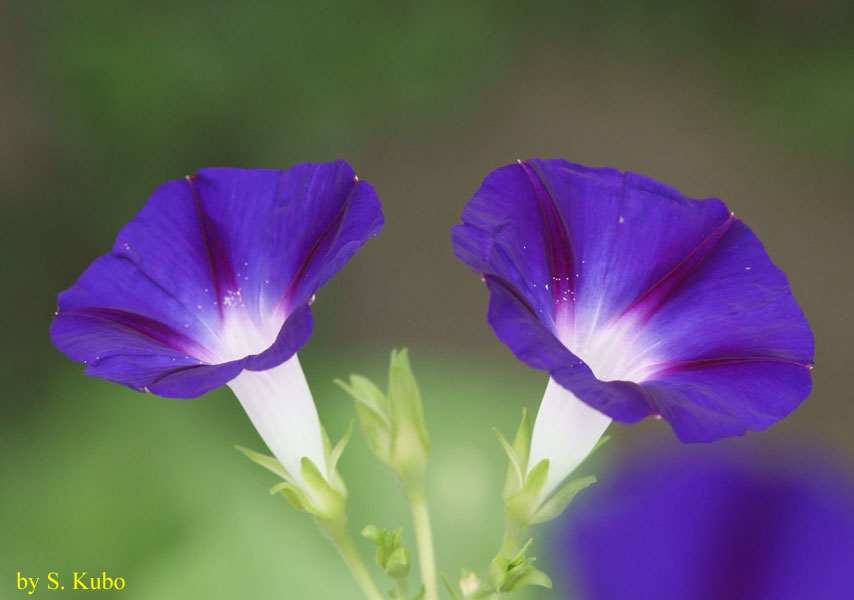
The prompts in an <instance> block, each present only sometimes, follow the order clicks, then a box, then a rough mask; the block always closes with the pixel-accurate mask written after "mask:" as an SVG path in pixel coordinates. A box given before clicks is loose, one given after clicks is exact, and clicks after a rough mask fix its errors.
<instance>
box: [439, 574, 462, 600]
mask: <svg viewBox="0 0 854 600" xmlns="http://www.w3.org/2000/svg"><path fill="white" fill-rule="evenodd" d="M439 576H440V577H441V578H442V583H444V584H445V589H446V590H448V594H450V595H451V598H453V599H454V600H461V598H460V596H459V594H457V592H456V590H455V589H454V588H453V586H452V585H451V582H450V581H448V578H447V577H446V576H445V574H444V573H441V574H440V575H439Z"/></svg>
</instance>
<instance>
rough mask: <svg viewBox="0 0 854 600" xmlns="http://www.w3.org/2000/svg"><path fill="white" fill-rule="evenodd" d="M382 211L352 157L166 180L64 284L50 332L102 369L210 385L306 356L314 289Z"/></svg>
mask: <svg viewBox="0 0 854 600" xmlns="http://www.w3.org/2000/svg"><path fill="white" fill-rule="evenodd" d="M382 223H383V217H382V212H381V209H380V205H379V200H378V199H377V196H376V193H375V192H374V190H373V188H372V187H371V186H370V185H368V184H367V183H365V182H362V181H359V180H358V178H356V177H355V175H354V173H353V170H352V169H351V168H350V166H349V165H348V164H347V163H346V162H344V161H337V162H334V163H321V164H301V165H296V166H294V167H292V168H291V169H289V170H287V171H273V170H244V169H225V168H217V169H204V170H202V171H200V172H199V173H198V174H197V175H195V176H193V177H188V178H186V179H185V180H177V181H171V182H169V183H167V184H165V185H163V186H161V187H160V188H158V190H156V191H155V192H154V194H153V195H152V196H151V198H150V199H149V201H148V203H147V204H146V205H145V206H144V207H143V208H142V210H140V212H139V213H138V214H137V215H136V216H135V217H134V218H133V219H132V220H131V221H130V222H129V223H128V224H127V225H126V226H125V227H124V228H123V229H122V230H121V232H120V233H119V235H118V237H117V239H116V242H115V244H114V247H113V251H112V252H111V253H109V254H106V255H104V256H102V257H101V258H99V259H97V260H96V261H95V262H94V263H93V264H92V265H91V266H90V267H89V268H88V269H87V270H86V271H85V272H84V273H83V275H81V277H80V278H79V279H78V281H77V282H76V283H75V284H74V286H72V288H71V289H69V290H66V291H65V292H63V293H61V294H60V296H59V301H58V304H59V308H58V312H57V316H56V318H55V319H54V322H53V324H52V325H51V338H52V340H53V341H54V343H55V344H56V346H57V347H58V348H59V349H60V350H61V351H63V352H65V353H66V354H67V355H68V356H70V357H71V358H73V359H75V360H79V361H81V362H85V363H86V364H88V365H89V369H88V370H87V373H89V374H91V375H94V376H98V377H104V378H107V379H110V380H112V381H117V382H119V383H123V384H125V385H128V386H130V387H133V388H134V389H145V388H147V389H149V390H150V391H154V392H156V393H160V394H162V395H167V396H182V397H191V396H195V395H199V394H201V393H204V392H205V391H207V390H210V389H213V388H214V387H218V386H220V385H222V384H223V383H225V382H227V381H228V380H229V379H231V378H233V377H235V376H236V375H237V374H238V373H239V372H240V370H241V369H243V368H248V369H251V370H256V371H259V370H266V369H269V368H272V367H273V366H275V365H277V364H280V363H282V362H284V361H286V360H287V359H288V358H290V357H291V356H293V354H294V353H295V352H296V351H297V350H298V349H299V348H300V347H301V346H302V345H303V344H304V343H305V342H306V340H307V339H308V337H309V335H310V334H311V327H312V324H311V313H310V311H309V309H308V303H309V301H310V299H311V298H312V296H313V294H314V293H315V292H316V291H317V289H318V288H319V287H320V286H321V285H323V284H324V283H325V282H326V281H327V280H328V279H329V278H330V277H332V276H333V275H334V274H335V273H336V272H337V271H338V270H339V269H340V268H341V267H342V266H343V265H344V263H345V262H346V261H347V260H348V259H349V258H350V257H351V256H352V255H353V254H354V253H355V252H356V250H357V249H358V248H359V247H360V246H361V244H362V243H364V242H365V241H366V240H367V239H369V238H370V237H372V236H373V235H375V234H376V233H377V232H378V231H379V229H380V227H381V226H382ZM244 359H245V360H244Z"/></svg>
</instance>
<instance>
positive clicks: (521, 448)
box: [513, 408, 532, 473]
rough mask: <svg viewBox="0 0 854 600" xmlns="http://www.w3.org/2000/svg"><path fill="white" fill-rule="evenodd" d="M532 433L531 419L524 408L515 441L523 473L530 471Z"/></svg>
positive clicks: (514, 446) (514, 448)
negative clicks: (529, 458)
mask: <svg viewBox="0 0 854 600" xmlns="http://www.w3.org/2000/svg"><path fill="white" fill-rule="evenodd" d="M531 431H532V430H531V417H530V415H529V414H528V409H527V408H523V409H522V422H521V423H519V429H518V430H517V431H516V439H514V440H513V450H515V451H516V456H517V457H518V459H519V467H520V468H521V470H522V472H523V473H524V472H525V471H527V470H528V457H529V456H530V454H531Z"/></svg>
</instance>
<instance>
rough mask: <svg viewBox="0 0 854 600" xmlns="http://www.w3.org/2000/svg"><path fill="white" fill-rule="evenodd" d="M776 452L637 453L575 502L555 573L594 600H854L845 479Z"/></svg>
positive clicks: (853, 544) (852, 531) (823, 460)
mask: <svg viewBox="0 0 854 600" xmlns="http://www.w3.org/2000/svg"><path fill="white" fill-rule="evenodd" d="M779 450H780V449H778V450H777V452H775V454H774V456H773V458H772V457H770V456H769V457H768V458H769V459H770V460H765V461H763V462H760V463H756V464H749V463H747V462H745V461H744V455H743V453H741V454H739V455H736V454H734V453H732V452H726V451H721V450H720V446H717V445H716V446H699V447H695V448H692V449H691V452H689V453H688V454H687V455H686V454H685V453H684V452H680V453H679V455H678V456H677V455H675V454H669V455H668V454H666V453H663V452H660V451H659V452H655V453H653V454H652V455H650V453H643V452H642V453H639V454H637V455H636V457H635V458H632V459H631V460H630V461H628V463H627V464H625V465H622V467H621V468H620V469H618V470H617V471H616V472H614V473H611V474H610V475H606V476H605V477H603V478H602V479H601V481H600V483H599V484H597V485H596V486H593V487H592V488H590V491H589V493H585V494H583V495H581V496H579V497H578V499H577V500H575V502H574V504H573V510H572V511H571V513H570V514H569V515H568V518H567V519H566V520H565V521H564V524H563V528H562V529H563V531H562V532H561V535H560V537H559V547H556V548H555V550H557V552H555V554H556V556H557V557H559V558H558V561H560V562H556V563H555V564H556V565H560V567H562V568H560V569H559V571H560V572H563V573H568V572H572V573H573V574H574V575H575V577H574V579H575V582H576V583H577V585H578V588H577V589H576V590H575V591H576V596H577V597H584V598H596V599H597V600H635V599H637V600H641V599H646V598H656V599H659V600H677V599H678V600H695V599H697V600H700V599H703V598H728V599H733V600H739V599H748V598H749V599H751V600H772V599H773V600H802V599H804V598H840V599H841V598H850V597H854V579H852V578H851V576H850V563H851V557H852V556H854V494H852V488H851V481H850V479H849V478H848V477H847V475H848V473H846V472H844V471H841V470H840V471H838V472H837V471H836V469H832V468H830V467H829V466H828V465H829V464H832V462H831V461H828V460H827V457H820V458H819V459H818V460H816V457H810V458H809V459H808V460H806V461H804V460H802V459H803V454H804V452H803V450H801V451H800V452H798V453H797V454H795V453H791V454H790V455H788V456H786V453H785V452H783V453H782V454H783V455H784V458H783V460H781V459H780V454H781V452H780V451H779ZM563 597H569V595H568V594H564V595H563ZM573 597H575V596H573Z"/></svg>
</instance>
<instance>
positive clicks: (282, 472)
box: [235, 446, 294, 483]
mask: <svg viewBox="0 0 854 600" xmlns="http://www.w3.org/2000/svg"><path fill="white" fill-rule="evenodd" d="M235 448H236V449H237V450H239V451H240V452H241V453H242V454H243V455H244V456H245V457H246V458H248V459H249V460H251V461H252V462H254V463H255V464H257V465H261V466H262V467H264V468H265V469H267V470H268V471H272V472H273V473H275V474H276V475H278V476H279V477H281V478H282V479H284V480H285V481H289V482H291V483H293V482H294V478H293V477H291V474H290V473H288V471H287V469H285V467H284V466H283V465H282V463H280V462H279V461H278V460H276V459H275V458H273V457H272V456H267V455H266V454H261V453H260V452H255V451H254V450H250V449H249V448H245V447H243V446H235Z"/></svg>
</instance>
